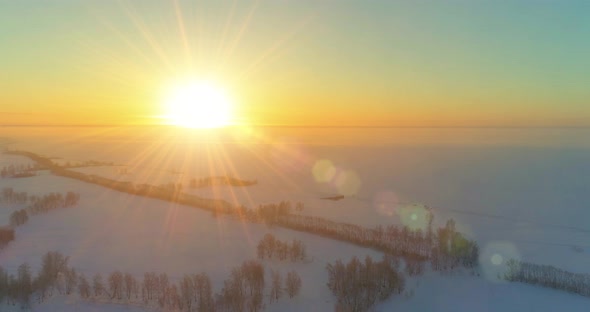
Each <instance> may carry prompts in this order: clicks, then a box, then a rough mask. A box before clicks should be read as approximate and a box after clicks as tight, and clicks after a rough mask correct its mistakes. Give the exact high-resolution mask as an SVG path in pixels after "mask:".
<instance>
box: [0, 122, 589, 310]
mask: <svg viewBox="0 0 590 312" xmlns="http://www.w3.org/2000/svg"><path fill="white" fill-rule="evenodd" d="M457 131H458V132H460V131H459V130H457ZM461 131H464V130H461ZM482 131H483V132H482V133H479V134H472V133H467V134H465V133H463V132H461V133H455V135H445V136H444V138H443V137H442V135H440V137H439V136H437V135H438V134H436V133H434V134H433V133H430V134H428V135H427V134H425V133H421V132H420V133H419V134H420V135H414V136H413V137H410V138H408V137H406V136H403V135H396V136H395V139H394V140H393V141H392V140H389V141H388V140H385V141H383V140H384V139H383V138H381V139H379V140H378V139H375V137H376V136H366V138H367V140H366V142H363V143H362V144H342V142H344V141H345V140H344V139H343V138H342V137H346V136H348V137H353V136H355V135H356V136H355V139H356V140H359V137H360V139H362V137H363V136H362V135H359V134H358V133H357V134H355V133H353V132H350V131H349V130H346V131H345V132H344V133H342V137H339V138H340V139H339V141H338V142H336V143H334V142H331V144H325V143H326V142H325V140H326V138H322V139H310V137H309V136H308V137H305V138H303V139H301V138H299V137H297V134H296V133H295V134H294V133H288V134H286V135H284V136H277V135H275V136H273V137H272V138H266V137H265V138H264V139H260V140H259V141H257V142H253V143H248V144H246V143H240V140H239V139H236V138H231V140H229V139H228V140H229V142H225V141H224V142H225V143H223V144H221V143H219V142H211V141H212V140H204V139H203V138H201V137H199V138H198V139H195V140H194V141H191V140H192V139H191V138H190V137H188V136H186V135H177V136H165V135H160V136H158V135H153V133H152V134H150V135H144V136H135V137H131V136H125V135H121V134H120V133H117V135H112V136H110V137H106V138H105V137H102V136H99V135H98V134H97V133H100V134H101V135H104V133H103V132H101V131H96V133H87V134H86V135H85V136H80V137H75V138H67V139H64V138H62V139H60V140H58V139H55V138H56V137H57V136H56V137H51V138H50V139H47V138H45V139H43V140H42V141H40V140H39V139H38V137H41V136H43V135H46V134H41V133H39V134H38V135H37V136H34V135H31V136H29V137H22V138H21V140H20V141H19V143H18V144H14V145H12V147H14V148H20V149H24V150H30V151H33V152H37V153H41V154H44V155H50V156H56V157H61V158H62V159H61V160H60V161H67V160H76V161H84V160H98V161H112V162H114V163H116V164H118V165H123V166H102V167H87V168H77V169H75V170H77V171H80V172H84V173H87V174H96V175H101V176H106V177H109V178H114V179H120V180H124V181H131V182H134V183H138V184H139V183H149V184H155V185H158V184H164V183H170V182H174V183H182V184H183V185H184V186H185V187H184V190H183V191H185V192H190V193H194V194H198V195H200V196H203V197H207V198H223V199H226V200H228V201H231V202H236V203H241V204H244V205H245V206H248V207H255V206H257V205H259V204H264V203H271V202H278V201H282V200H290V201H292V202H303V203H304V204H305V210H304V211H303V212H301V213H302V214H308V215H317V216H322V217H325V218H328V219H331V220H335V221H340V222H348V223H353V224H359V225H363V226H374V225H387V224H399V223H404V222H406V221H407V220H403V218H402V217H401V216H400V213H399V211H400V210H402V209H403V207H405V205H406V203H407V202H412V203H414V202H418V203H424V204H426V205H428V206H430V207H433V209H434V212H435V220H436V221H437V222H438V223H439V224H440V223H444V222H445V221H446V219H448V218H454V219H455V220H456V221H457V226H458V228H459V229H460V231H462V232H464V233H466V234H467V235H468V236H469V237H471V238H475V239H476V240H477V241H478V243H479V245H480V248H481V263H480V265H481V276H480V277H475V276H469V275H461V276H440V275H438V274H431V273H429V274H427V275H426V276H424V277H421V278H419V279H418V280H412V281H411V282H410V284H411V285H414V286H413V287H411V288H410V289H409V290H412V289H413V292H414V294H413V296H411V297H410V298H405V297H404V296H401V297H400V296H398V297H395V298H393V299H391V300H389V301H387V302H386V303H384V304H382V305H381V306H379V307H377V309H376V310H377V311H389V310H392V309H395V310H403V311H522V310H530V311H556V310H561V309H566V310H568V311H586V310H587V306H588V305H590V299H588V298H584V297H580V296H574V295H570V294H567V293H561V292H558V291H553V290H548V289H541V288H537V287H532V286H528V285H521V284H507V283H498V281H497V274H498V273H499V272H501V271H502V266H501V265H500V266H497V265H494V264H493V263H492V258H493V257H495V259H496V260H497V259H498V257H500V258H501V259H503V260H505V259H508V258H517V259H522V260H525V261H531V262H535V263H540V264H549V265H554V266H557V267H560V268H564V269H566V270H570V271H573V272H590V266H589V263H590V227H589V226H588V223H587V220H588V218H590V209H588V207H590V200H589V199H588V197H587V194H588V192H589V191H590V162H589V161H588V159H589V158H588V157H589V156H588V155H590V148H589V146H587V144H586V143H584V142H585V141H583V140H579V139H575V138H579V137H580V136H581V137H584V136H586V137H588V133H586V132H583V131H582V132H576V133H565V134H564V133H561V132H560V133H545V132H541V133H534V134H528V135H524V134H522V133H516V132H515V133H491V132H486V131H485V130H482ZM251 136H253V135H250V137H249V138H250V139H251ZM381 136H383V134H381ZM385 136H386V137H387V134H386V135H385ZM392 136H394V135H392ZM509 136H510V139H506V138H504V137H509ZM326 137H327V136H326ZM457 137H460V138H461V139H459V138H457ZM368 138H370V139H368ZM387 138H389V137H387ZM515 138H516V139H515ZM226 139H227V138H226ZM17 141H18V140H17ZM3 157H4V156H3ZM5 159H6V158H4V160H3V161H6V160H5ZM10 161H26V160H22V159H12V160H10ZM122 169H125V170H122ZM219 175H228V176H233V177H239V178H242V179H246V180H254V179H256V180H258V184H257V185H254V186H247V187H215V188H202V189H190V188H188V187H187V185H188V181H189V180H190V179H192V178H201V177H207V176H219ZM5 186H10V187H13V188H14V189H15V190H17V191H28V192H29V193H36V194H39V195H42V194H45V193H48V192H54V191H59V192H65V191H68V190H74V191H76V192H79V193H80V194H81V202H80V206H79V207H77V208H71V209H64V210H59V211H56V212H52V213H50V214H47V215H41V216H35V217H34V218H32V219H31V220H30V221H29V223H27V224H26V225H25V226H23V227H20V228H18V229H17V240H16V241H15V242H14V243H12V244H11V245H10V246H9V247H8V248H7V249H5V250H3V251H1V252H0V265H2V266H5V267H8V268H10V269H16V266H17V265H18V264H20V262H22V261H29V262H30V263H31V264H32V265H33V267H38V265H39V263H38V261H39V259H40V257H41V255H42V254H43V253H45V252H46V251H48V250H59V251H61V252H62V253H64V254H66V255H70V256H71V263H72V265H73V266H74V267H76V268H78V269H79V270H81V271H82V272H88V273H89V274H92V273H95V272H103V273H108V272H110V271H112V270H114V269H119V270H122V271H129V272H132V273H134V274H141V273H143V272H144V271H152V270H154V271H165V272H167V273H169V274H170V275H171V276H172V277H179V276H180V275H182V274H184V273H198V272H201V271H206V272H208V273H209V275H210V276H211V277H212V279H213V282H214V286H215V287H216V288H217V289H218V288H219V287H220V286H221V285H220V284H221V282H222V280H223V279H225V278H226V277H227V275H228V274H229V271H230V269H231V268H232V267H234V266H237V265H239V264H240V263H241V262H242V261H243V260H246V259H252V258H254V257H255V245H256V243H257V242H258V240H259V239H260V238H261V237H262V235H264V233H267V232H271V233H273V234H275V236H277V237H279V238H282V239H291V238H297V239H301V240H303V241H304V242H305V244H306V245H307V247H308V254H309V256H310V257H313V261H312V262H310V263H306V264H277V263H274V264H272V266H276V267H278V268H279V269H280V270H281V271H283V272H286V271H288V270H291V269H292V268H295V269H296V270H297V271H298V272H300V274H301V275H302V279H303V284H304V287H303V290H302V294H301V296H300V297H299V298H296V299H294V300H293V301H289V300H283V301H281V302H279V303H278V304H275V305H273V306H270V309H269V310H271V311H273V310H275V311H288V310H291V311H329V310H332V305H333V300H334V299H333V298H332V296H331V294H330V292H329V290H328V289H327V287H326V286H325V283H326V278H327V273H326V272H325V265H326V263H327V262H328V261H333V260H335V259H344V260H346V259H348V258H350V257H351V256H353V255H356V256H359V257H364V255H366V254H371V255H373V256H374V257H377V258H379V254H378V253H376V252H373V251H371V250H367V249H364V248H359V247H355V246H350V245H348V244H343V243H339V242H334V241H331V240H328V239H324V238H318V237H315V236H312V235H309V234H302V233H297V232H293V231H288V230H283V229H276V228H274V229H268V228H266V227H265V226H263V225H256V224H249V223H241V222H238V221H235V220H231V219H229V218H226V217H220V218H214V217H212V216H211V215H210V214H209V213H206V212H203V211H200V210H197V209H193V208H187V207H182V206H175V205H171V204H169V203H166V202H161V201H157V200H154V199H146V198H138V197H135V196H131V195H128V194H122V193H118V192H114V191H111V190H107V189H104V188H101V187H99V186H94V185H89V184H85V183H81V182H79V181H75V180H68V179H65V178H59V177H54V176H50V175H40V176H38V177H33V178H27V179H4V180H0V189H1V188H3V187H5ZM341 193H344V194H346V195H348V196H347V197H345V198H344V199H342V200H339V201H330V200H322V199H320V198H321V197H326V196H332V195H336V194H341ZM0 213H1V212H0ZM1 217H2V215H1V214H0V221H1V220H2V219H1ZM56 304H58V305H59V302H58V303H56ZM312 307H313V309H312ZM564 307H567V308H564ZM314 309H315V310H314ZM40 311H41V310H40ZM43 311H45V310H43ZM47 311H53V310H50V308H49V306H48V310H47ZM109 311H110V310H109Z"/></svg>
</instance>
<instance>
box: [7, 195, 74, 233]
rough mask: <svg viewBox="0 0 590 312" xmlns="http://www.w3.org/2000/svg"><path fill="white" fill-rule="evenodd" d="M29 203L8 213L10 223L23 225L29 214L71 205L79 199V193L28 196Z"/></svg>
mask: <svg viewBox="0 0 590 312" xmlns="http://www.w3.org/2000/svg"><path fill="white" fill-rule="evenodd" d="M29 201H30V202H31V204H30V205H29V206H28V207H27V208H23V209H20V210H16V211H14V212H13V213H11V214H10V225H11V226H13V227H16V226H20V225H23V224H25V223H27V221H28V220H29V215H36V214H40V213H48V212H49V211H51V210H55V209H59V208H68V207H73V206H76V205H77V204H78V202H79V201H80V194H77V193H74V192H71V191H70V192H67V193H66V194H65V195H62V194H61V193H50V194H47V195H44V196H34V195H33V196H30V197H29Z"/></svg>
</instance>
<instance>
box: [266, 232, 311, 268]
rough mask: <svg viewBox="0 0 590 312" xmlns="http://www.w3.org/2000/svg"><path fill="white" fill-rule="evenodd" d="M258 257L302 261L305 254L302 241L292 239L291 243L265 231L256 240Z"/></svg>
mask: <svg viewBox="0 0 590 312" xmlns="http://www.w3.org/2000/svg"><path fill="white" fill-rule="evenodd" d="M256 252H257V255H258V259H262V260H264V259H277V260H280V261H285V260H287V259H289V260H291V261H303V260H305V258H306V256H307V252H306V248H305V245H304V244H303V242H302V241H300V240H297V239H294V240H293V241H292V242H291V243H289V242H284V241H281V240H278V239H276V238H275V237H274V236H273V235H272V234H270V233H267V234H265V235H264V237H263V238H262V239H261V240H260V241H259V242H258V246H257V247H256Z"/></svg>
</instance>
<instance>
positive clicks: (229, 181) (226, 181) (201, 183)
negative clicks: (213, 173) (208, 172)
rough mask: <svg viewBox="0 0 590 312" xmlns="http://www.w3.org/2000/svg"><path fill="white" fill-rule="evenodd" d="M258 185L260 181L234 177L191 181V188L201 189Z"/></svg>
mask: <svg viewBox="0 0 590 312" xmlns="http://www.w3.org/2000/svg"><path fill="white" fill-rule="evenodd" d="M256 184H258V180H242V179H237V178H232V177H226V176H222V177H207V178H200V179H191V180H190V181H189V187H190V188H201V187H210V186H216V185H227V186H250V185H256Z"/></svg>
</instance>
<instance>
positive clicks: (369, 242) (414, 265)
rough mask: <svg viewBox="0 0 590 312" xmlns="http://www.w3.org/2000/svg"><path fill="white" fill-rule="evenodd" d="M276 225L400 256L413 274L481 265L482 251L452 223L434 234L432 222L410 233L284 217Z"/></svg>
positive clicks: (402, 229)
mask: <svg viewBox="0 0 590 312" xmlns="http://www.w3.org/2000/svg"><path fill="white" fill-rule="evenodd" d="M276 223H277V224H278V225H281V226H283V227H287V228H291V229H295V230H299V231H304V232H310V233H314V234H318V235H321V236H325V237H329V238H332V239H337V240H341V241H346V242H350V243H354V244H357V245H360V246H364V247H369V248H374V249H377V250H380V251H383V252H385V253H389V254H392V255H396V256H400V257H402V258H404V259H405V260H406V262H407V263H409V266H410V270H414V269H416V270H415V271H417V272H416V273H420V272H421V271H422V269H421V267H423V266H424V264H423V263H422V262H425V261H430V262H431V264H432V268H433V269H434V270H450V269H455V268H457V267H461V266H463V267H469V268H472V267H475V266H477V264H478V258H479V247H478V245H477V243H476V242H475V241H472V240H468V239H467V238H465V237H464V236H463V235H462V234H461V233H460V232H458V231H456V228H455V222H454V221H453V220H452V219H451V220H449V221H448V222H447V224H446V226H445V227H442V228H439V229H437V231H436V232H435V231H433V229H432V222H429V223H428V227H427V228H426V229H425V231H424V230H422V229H416V230H413V229H410V228H409V227H406V226H403V227H398V226H394V225H390V226H387V227H386V228H384V227H382V226H377V227H375V228H365V227H362V226H359V225H353V224H346V223H339V222H334V221H330V220H327V219H323V218H319V217H311V216H302V215H293V214H290V215H283V216H280V217H278V218H277V221H276Z"/></svg>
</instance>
